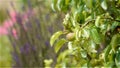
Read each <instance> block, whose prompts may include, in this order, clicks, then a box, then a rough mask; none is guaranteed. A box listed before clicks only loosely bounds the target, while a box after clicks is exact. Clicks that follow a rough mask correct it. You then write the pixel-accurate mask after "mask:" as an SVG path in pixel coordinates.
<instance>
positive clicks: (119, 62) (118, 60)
mask: <svg viewBox="0 0 120 68" xmlns="http://www.w3.org/2000/svg"><path fill="white" fill-rule="evenodd" d="M115 63H116V65H117V67H118V68H119V67H120V47H119V50H118V51H117V54H116V57H115Z"/></svg>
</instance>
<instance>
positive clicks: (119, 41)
mask: <svg viewBox="0 0 120 68" xmlns="http://www.w3.org/2000/svg"><path fill="white" fill-rule="evenodd" d="M110 45H112V50H113V51H114V52H115V51H116V48H117V47H118V46H120V34H115V35H114V36H113V37H112V40H111V42H110Z"/></svg>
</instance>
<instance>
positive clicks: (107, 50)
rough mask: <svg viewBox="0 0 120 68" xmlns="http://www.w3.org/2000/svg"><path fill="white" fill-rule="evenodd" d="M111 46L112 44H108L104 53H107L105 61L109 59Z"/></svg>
mask: <svg viewBox="0 0 120 68" xmlns="http://www.w3.org/2000/svg"><path fill="white" fill-rule="evenodd" d="M111 48H112V47H111V45H108V46H107V48H106V49H105V53H104V55H105V57H104V61H105V62H107V61H108V55H109V52H110V50H111Z"/></svg>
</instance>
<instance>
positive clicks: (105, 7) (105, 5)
mask: <svg viewBox="0 0 120 68" xmlns="http://www.w3.org/2000/svg"><path fill="white" fill-rule="evenodd" d="M101 7H102V8H103V9H104V10H107V2H106V0H104V1H103V2H102V3H101Z"/></svg>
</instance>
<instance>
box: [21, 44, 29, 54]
mask: <svg viewBox="0 0 120 68" xmlns="http://www.w3.org/2000/svg"><path fill="white" fill-rule="evenodd" d="M20 51H21V53H22V54H28V53H30V51H31V46H30V44H29V43H25V44H24V45H23V46H22V47H21V48H20Z"/></svg>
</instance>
